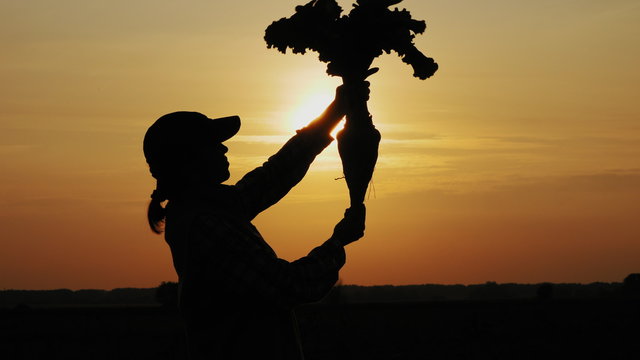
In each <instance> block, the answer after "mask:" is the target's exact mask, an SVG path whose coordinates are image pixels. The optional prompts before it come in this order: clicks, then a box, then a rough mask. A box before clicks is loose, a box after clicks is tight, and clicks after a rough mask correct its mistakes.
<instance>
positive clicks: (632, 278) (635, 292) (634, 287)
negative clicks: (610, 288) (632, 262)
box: [622, 273, 640, 297]
mask: <svg viewBox="0 0 640 360" xmlns="http://www.w3.org/2000/svg"><path fill="white" fill-rule="evenodd" d="M622 291H623V292H624V294H625V295H627V296H634V297H640V273H635V274H629V275H627V277H626V278H624V282H623V283H622Z"/></svg>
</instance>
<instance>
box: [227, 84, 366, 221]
mask: <svg viewBox="0 0 640 360" xmlns="http://www.w3.org/2000/svg"><path fill="white" fill-rule="evenodd" d="M368 97H369V83H368V82H364V81H363V82H361V83H355V84H350V85H348V86H347V85H342V86H340V87H338V88H337V90H336V97H335V100H334V101H333V102H332V103H331V104H330V105H329V106H328V107H327V109H326V110H325V111H324V112H323V113H322V115H320V116H319V117H318V118H316V119H315V120H313V121H311V122H310V123H309V124H308V125H307V126H306V127H304V128H302V129H300V130H298V131H297V134H296V135H294V136H293V137H292V138H291V139H289V141H287V143H286V144H284V146H283V147H282V148H281V149H280V150H279V151H278V152H277V153H276V154H275V155H273V156H271V157H270V158H269V159H268V161H267V162H265V163H264V164H263V165H262V166H260V167H258V168H256V169H255V170H253V171H251V172H249V173H248V174H246V175H245V176H244V177H243V178H242V179H241V180H240V181H238V183H237V184H236V188H237V189H238V191H239V195H240V198H241V199H242V202H243V207H244V208H245V212H246V216H247V218H248V219H249V220H251V219H253V218H254V217H255V216H256V215H258V214H259V213H260V212H262V211H264V210H265V209H267V208H268V207H270V206H271V205H273V204H275V203H277V202H278V201H279V200H280V199H281V198H282V197H283V196H285V195H286V194H287V193H288V192H289V191H290V190H291V188H293V187H294V186H295V185H296V184H298V183H299V182H300V180H302V178H303V177H304V176H305V175H306V173H307V170H308V169H309V166H310V165H311V163H312V162H313V160H314V159H315V157H316V156H317V155H318V154H319V153H320V152H322V150H324V149H325V148H326V147H327V146H328V145H329V144H330V143H331V142H332V141H333V138H332V137H331V135H330V133H331V131H332V130H333V129H334V128H335V127H336V126H337V124H338V123H339V122H340V120H341V119H342V117H343V116H344V114H345V113H346V112H347V111H348V110H349V106H350V105H349V104H350V103H355V102H361V101H362V100H363V99H365V101H366V99H368Z"/></svg>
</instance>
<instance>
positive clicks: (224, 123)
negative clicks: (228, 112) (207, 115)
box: [207, 115, 240, 142]
mask: <svg viewBox="0 0 640 360" xmlns="http://www.w3.org/2000/svg"><path fill="white" fill-rule="evenodd" d="M209 120H210V121H208V124H207V125H208V126H209V127H210V128H211V133H212V134H213V136H214V139H215V140H216V141H219V142H223V141H227V140H229V139H230V138H231V137H233V136H234V135H235V134H237V133H238V130H240V117H239V116H238V115H233V116H225V117H221V118H217V119H209Z"/></svg>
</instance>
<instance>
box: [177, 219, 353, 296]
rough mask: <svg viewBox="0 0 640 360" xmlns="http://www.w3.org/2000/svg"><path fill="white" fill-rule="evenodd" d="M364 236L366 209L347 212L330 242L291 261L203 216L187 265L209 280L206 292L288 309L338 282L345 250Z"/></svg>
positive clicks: (196, 225)
mask: <svg viewBox="0 0 640 360" xmlns="http://www.w3.org/2000/svg"><path fill="white" fill-rule="evenodd" d="M363 233H364V208H362V209H359V210H357V211H355V212H354V211H353V210H348V211H347V214H345V218H344V219H342V220H341V221H340V222H339V223H338V225H336V228H335V229H334V232H333V234H332V236H331V237H330V238H329V240H327V241H325V242H324V243H323V244H322V245H320V246H318V247H316V248H315V249H313V250H312V251H311V252H309V254H308V255H307V256H304V257H302V258H300V259H298V260H296V261H292V262H288V261H286V260H283V259H279V258H277V257H276V255H275V254H274V253H273V252H272V251H270V249H268V248H265V247H260V246H256V245H255V242H254V241H243V239H242V238H238V234H237V232H235V230H234V229H233V228H232V227H229V226H227V224H226V223H225V220H224V219H222V218H217V217H210V216H201V217H198V218H197V219H196V220H195V223H194V225H193V227H192V231H191V235H190V240H189V247H190V250H189V258H190V260H189V264H190V267H191V269H197V273H192V274H190V275H188V276H201V278H202V279H207V283H206V284H203V285H205V288H211V287H216V288H217V290H219V291H229V292H232V293H235V294H243V295H246V296H251V297H259V298H262V299H263V300H264V301H268V302H271V303H273V304H276V305H279V306H282V307H284V308H287V307H291V306H294V305H296V304H300V303H307V302H313V301H318V300H320V299H321V298H322V297H323V296H325V295H326V294H327V293H328V292H329V290H330V289H331V288H332V287H333V285H334V284H335V283H336V281H337V280H338V272H339V270H340V268H341V267H342V266H343V265H344V263H345V251H344V246H345V245H346V244H349V243H351V242H353V241H355V240H357V239H358V238H360V237H361V236H362V235H363ZM198 273H199V275H198ZM211 282H214V283H213V284H212V283H211ZM202 300H203V301H206V299H202Z"/></svg>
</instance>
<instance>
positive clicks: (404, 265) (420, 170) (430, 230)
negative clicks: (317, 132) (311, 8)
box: [0, 0, 640, 289]
mask: <svg viewBox="0 0 640 360" xmlns="http://www.w3.org/2000/svg"><path fill="white" fill-rule="evenodd" d="M339 3H340V5H341V6H342V7H343V9H346V10H345V11H348V10H349V9H350V8H351V3H350V2H349V1H339ZM299 4H302V2H297V1H271V2H269V1H256V0H220V1H210V0H207V1H205V0H188V1H169V0H136V1H129V0H127V1H124V0H110V1H106V0H96V1H83V0H60V1H55V2H52V1H47V0H29V1H13V0H0V44H1V45H2V55H1V56H0V78H1V79H2V81H0V169H1V170H0V228H1V229H2V230H1V235H0V246H2V251H0V289H57V288H70V289H82V288H94V289H95V288H99V289H111V288H117V287H154V286H157V285H158V284H160V282H162V281H175V280H176V275H175V272H174V271H173V268H172V265H171V259H170V253H169V249H168V247H167V245H166V244H165V243H164V240H163V238H162V237H161V236H158V235H155V234H153V233H151V231H150V230H149V228H148V225H147V223H146V206H147V204H148V200H149V195H150V194H151V192H152V191H153V189H154V187H155V182H154V180H153V178H151V176H150V174H149V172H148V167H147V165H146V163H145V160H144V157H143V154H142V138H143V136H144V133H145V131H146V129H147V127H148V126H150V125H151V124H152V123H153V121H155V119H157V118H158V117H159V116H161V115H163V114H165V113H169V112H173V111H176V110H193V111H199V112H202V113H204V114H206V115H208V116H210V117H220V116H226V115H234V114H237V115H240V117H241V118H242V128H241V130H240V132H239V133H238V135H237V136H235V137H234V138H232V139H231V140H229V141H228V142H227V143H226V145H228V147H229V149H230V150H229V153H228V157H229V160H230V163H231V174H232V177H231V179H230V180H229V182H228V183H230V184H232V183H234V182H235V181H237V180H239V179H240V178H241V177H242V175H244V174H245V173H246V172H248V171H250V170H251V169H253V168H255V167H257V166H259V165H260V164H262V163H263V162H264V161H265V160H266V159H267V158H268V157H269V156H270V155H271V154H273V153H275V152H276V151H277V150H278V149H279V147H280V146H281V145H282V144H283V143H284V142H285V141H286V140H287V139H288V138H289V137H290V136H291V135H293V134H294V133H295V129H297V128H299V127H301V126H303V125H304V124H305V123H307V122H308V121H311V120H312V119H313V118H314V117H315V116H317V115H319V114H320V112H321V111H322V109H323V108H324V106H326V105H328V103H329V102H330V101H331V99H332V98H333V95H334V93H335V88H336V86H338V85H340V79H339V78H334V77H329V76H327V75H326V74H325V64H323V63H321V62H319V61H318V59H317V54H315V53H307V54H305V55H293V54H290V53H289V54H287V55H283V54H281V53H279V52H277V51H276V50H274V49H267V47H266V44H265V42H264V40H263V35H264V29H265V28H266V27H267V26H268V25H269V24H270V23H271V22H272V21H274V20H277V19H280V18H282V17H287V16H290V15H291V14H292V13H293V9H294V7H295V5H299ZM398 6H399V7H401V8H406V9H408V10H410V11H411V13H412V15H413V17H414V18H415V19H424V20H426V21H427V31H426V33H425V34H423V35H419V36H418V37H416V39H415V43H416V46H417V47H418V48H419V49H420V50H422V51H423V52H424V53H426V54H427V55H428V56H431V57H433V58H434V59H435V60H436V61H437V62H438V63H439V64H440V69H439V70H438V72H437V73H436V74H435V76H434V77H433V78H431V79H428V80H425V81H421V80H418V79H416V78H414V77H412V76H411V75H412V71H411V68H410V67H408V66H407V65H405V64H404V63H402V62H401V61H400V59H399V58H398V57H397V56H396V55H395V54H391V55H384V56H382V57H380V58H378V59H376V61H375V62H374V66H378V67H380V71H379V72H378V73H377V74H375V75H374V76H372V77H371V78H370V81H371V99H370V101H369V108H370V111H371V113H372V115H373V120H374V123H375V125H376V127H377V128H378V129H379V130H380V131H381V133H382V137H383V139H382V142H381V144H380V157H379V160H378V164H377V167H376V172H375V174H374V178H373V182H372V186H371V187H370V189H369V190H370V191H369V195H368V197H367V201H366V205H367V211H368V212H367V215H368V218H367V229H366V235H365V237H364V238H363V239H362V240H360V241H358V242H357V243H354V244H351V245H349V246H348V247H347V265H346V266H345V267H344V268H343V270H342V271H341V282H342V283H343V284H360V285H382V284H393V285H403V284H424V283H439V284H476V283H484V282H487V281H496V282H499V283H506V282H519V283H539V282H580V283H590V282H596V281H604V282H613V281H622V279H624V277H625V276H626V275H627V274H629V273H632V272H640V226H639V224H640V222H638V214H640V102H639V101H638V96H639V95H640V69H639V68H638V64H640V42H639V41H638V38H640V3H639V2H638V1H636V0H611V1H600V0H540V1H527V2H525V1H510V0H486V1H474V0H405V1H403V2H402V3H401V4H399V5H398ZM341 175H342V171H341V165H340V161H339V158H338V155H337V150H336V144H335V142H334V143H333V144H331V145H330V146H329V147H328V148H327V149H326V150H325V151H324V152H323V153H322V154H321V155H319V156H318V157H317V158H316V161H315V163H314V164H313V165H312V167H311V169H310V170H309V173H308V174H307V177H306V178H305V179H304V180H303V181H302V182H301V183H300V184H299V185H298V186H297V187H296V188H294V189H293V190H292V191H291V192H290V194H289V195H288V196H287V197H286V198H285V199H283V200H282V201H281V202H279V203H278V204H276V205H275V206H273V207H272V208H270V209H268V210H267V211H265V212H264V213H262V214H260V215H259V216H258V217H257V218H256V219H255V221H254V224H255V225H256V226H257V227H258V229H259V230H260V231H261V233H262V234H263V236H264V237H265V239H266V240H267V241H268V242H269V243H270V244H271V245H272V247H273V248H274V249H275V250H276V252H277V253H278V254H279V256H280V257H282V258H284V259H288V260H295V259H297V258H299V257H302V256H304V255H305V254H306V253H307V252H308V251H310V250H311V249H312V248H313V247H314V246H317V245H319V244H320V243H322V242H323V241H324V240H326V239H327V238H328V237H329V236H330V235H331V232H332V230H333V226H334V225H335V224H336V223H337V222H338V221H339V220H340V218H341V217H342V214H343V211H344V209H345V208H346V207H347V206H348V193H347V190H346V185H345V183H344V180H335V179H336V178H338V177H340V176H341Z"/></svg>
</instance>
